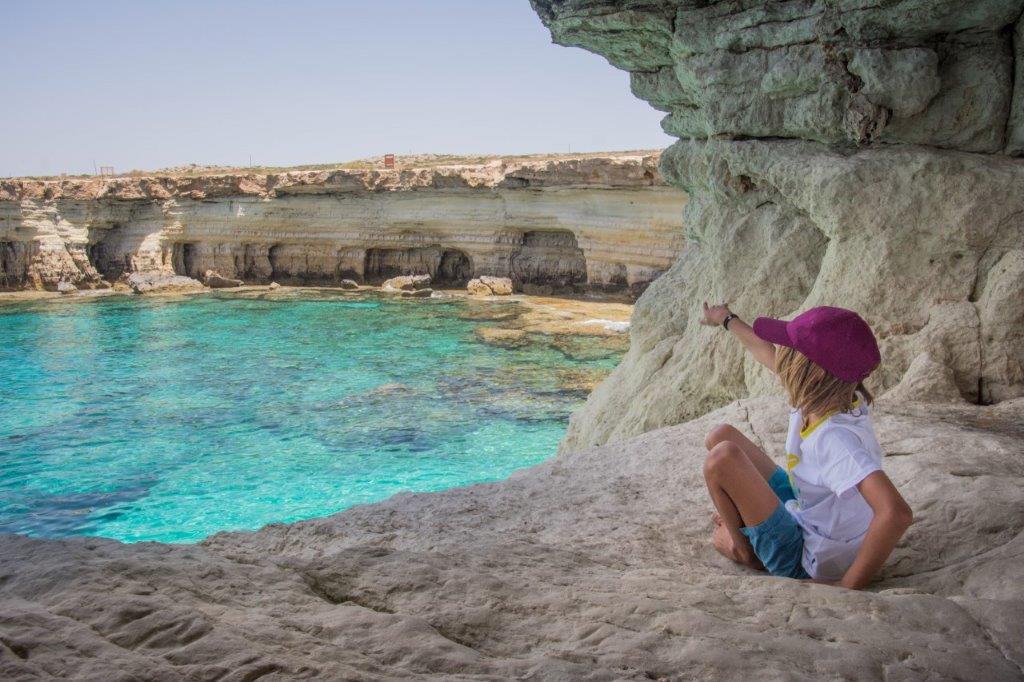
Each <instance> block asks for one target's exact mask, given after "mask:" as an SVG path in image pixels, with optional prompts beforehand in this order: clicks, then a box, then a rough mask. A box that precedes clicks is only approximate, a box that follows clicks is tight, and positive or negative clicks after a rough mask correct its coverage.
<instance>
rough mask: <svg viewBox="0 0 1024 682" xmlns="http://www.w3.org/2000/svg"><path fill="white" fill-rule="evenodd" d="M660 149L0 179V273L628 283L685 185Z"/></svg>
mask: <svg viewBox="0 0 1024 682" xmlns="http://www.w3.org/2000/svg"><path fill="white" fill-rule="evenodd" d="M657 159H658V155H657V154H656V153H655V154H652V153H642V152H641V153H625V154H609V155H589V156H585V157H545V158H541V159H537V160H525V161H524V160H502V159H494V160H491V161H489V162H487V163H484V164H477V165H451V166H436V167H431V168H419V169H404V170H365V169H363V170H360V169H355V170H351V169H350V170H345V169H337V170H330V171H291V172H283V173H277V174H247V173H241V172H237V173H224V174H219V175H196V176H192V177H190V176H181V175H163V176H161V175H156V176H153V177H127V178H111V179H94V178H90V179H62V180H31V179H13V180H2V181H0V266H2V273H0V286H3V287H6V288H23V287H28V288H46V289H55V288H56V286H57V283H58V282H59V281H62V280H64V281H69V282H71V283H73V284H75V285H77V286H79V287H82V288H86V287H93V286H101V285H102V282H101V278H102V280H106V281H113V280H115V279H117V278H119V277H122V276H124V275H126V274H128V273H131V272H148V271H166V272H170V271H174V272H176V273H178V274H182V275H188V276H190V277H197V278H198V277H199V276H201V274H202V273H203V272H204V271H206V270H216V271H217V272H219V273H220V274H221V275H223V276H225V277H237V278H240V279H243V280H246V281H249V282H257V283H259V282H268V281H270V280H271V279H274V280H277V281H280V282H282V283H293V284H331V283H337V282H338V281H340V280H341V279H344V278H350V279H356V280H361V281H362V280H365V281H368V282H379V281H381V280H383V279H386V278H387V277H391V276H394V275H400V274H412V273H422V272H429V273H430V274H431V275H432V276H434V277H435V279H438V280H439V281H442V282H446V283H449V284H451V285H459V284H464V283H465V282H466V281H467V280H468V279H470V278H471V277H477V276H480V275H498V276H511V277H512V278H513V279H514V281H515V282H516V284H517V285H519V286H522V285H523V284H527V283H536V284H556V285H561V286H564V287H576V288H591V287H592V288H613V289H631V290H633V291H634V292H636V293H639V292H640V291H642V290H643V289H644V288H645V287H646V286H647V284H649V283H650V282H651V281H652V280H653V279H654V278H656V277H657V276H658V275H660V274H661V273H662V272H663V271H664V270H666V269H667V268H668V267H669V266H670V265H671V263H672V262H673V261H674V260H675V258H676V256H677V255H678V253H679V249H680V247H681V244H682V207H683V206H684V205H685V203H686V196H685V194H684V193H682V192H680V191H679V190H677V189H675V188H672V187H670V186H668V185H667V184H666V183H665V182H664V181H663V180H662V179H661V177H660V175H659V174H658V172H657V169H656V165H657Z"/></svg>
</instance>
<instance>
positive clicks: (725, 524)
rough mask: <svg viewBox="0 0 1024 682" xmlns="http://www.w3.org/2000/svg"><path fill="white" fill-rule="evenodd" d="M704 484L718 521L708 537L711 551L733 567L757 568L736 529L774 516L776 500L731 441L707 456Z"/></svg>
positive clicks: (751, 554) (737, 446) (756, 563)
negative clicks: (720, 555) (716, 551)
mask: <svg viewBox="0 0 1024 682" xmlns="http://www.w3.org/2000/svg"><path fill="white" fill-rule="evenodd" d="M762 456H764V453H762ZM704 480H705V482H706V483H707V486H708V493H709V494H710V495H711V501H712V503H713V504H714V505H715V509H716V510H718V515H719V519H720V525H716V528H715V530H714V532H713V533H712V536H711V540H712V544H714V546H715V549H717V550H718V551H719V552H721V553H722V554H723V555H725V556H726V557H728V558H729V559H732V560H733V561H736V562H737V563H740V564H744V565H746V566H754V567H757V566H758V565H759V564H760V562H759V561H758V559H757V555H756V554H755V553H754V548H753V547H752V546H751V544H750V540H748V539H747V537H746V536H745V535H743V533H742V532H740V528H743V527H744V526H756V525H757V524H759V523H762V522H763V521H765V520H766V519H767V518H768V517H769V516H771V515H772V514H773V513H774V512H775V509H776V507H778V505H779V498H778V497H777V496H776V495H775V493H774V491H772V489H771V488H770V487H768V483H767V481H766V480H765V477H764V476H763V475H762V474H761V471H760V470H759V469H758V468H757V467H755V466H754V464H753V463H752V462H751V461H750V459H749V458H748V457H747V455H746V453H745V452H744V451H743V450H742V449H741V448H740V446H739V445H737V444H735V443H733V442H731V441H723V442H720V443H718V444H717V445H715V446H714V447H713V448H712V449H711V452H709V453H708V458H707V461H706V462H705V463H704Z"/></svg>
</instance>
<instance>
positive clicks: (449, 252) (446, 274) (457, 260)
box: [434, 249, 473, 287]
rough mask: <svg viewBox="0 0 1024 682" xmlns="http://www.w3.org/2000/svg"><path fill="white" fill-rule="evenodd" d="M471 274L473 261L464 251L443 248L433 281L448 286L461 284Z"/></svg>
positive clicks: (464, 282) (467, 279)
mask: <svg viewBox="0 0 1024 682" xmlns="http://www.w3.org/2000/svg"><path fill="white" fill-rule="evenodd" d="M472 276H473V263H472V262H471V261H470V260H469V256H467V255H466V254H465V253H464V252H462V251H459V250H458V249H445V250H444V253H442V254H441V262H440V264H439V265H438V266H437V274H436V275H434V281H435V282H436V283H437V284H446V285H448V286H453V287H458V286H463V285H465V284H466V282H468V281H469V279H470V277H472Z"/></svg>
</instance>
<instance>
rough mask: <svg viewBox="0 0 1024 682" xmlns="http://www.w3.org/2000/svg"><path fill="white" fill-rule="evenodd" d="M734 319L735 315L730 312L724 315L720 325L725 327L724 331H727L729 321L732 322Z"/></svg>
mask: <svg viewBox="0 0 1024 682" xmlns="http://www.w3.org/2000/svg"><path fill="white" fill-rule="evenodd" d="M735 319H736V316H735V315H734V314H732V313H729V314H728V315H726V316H725V319H724V320H722V326H723V327H725V330H726V331H729V323H730V322H732V321H733V320H735Z"/></svg>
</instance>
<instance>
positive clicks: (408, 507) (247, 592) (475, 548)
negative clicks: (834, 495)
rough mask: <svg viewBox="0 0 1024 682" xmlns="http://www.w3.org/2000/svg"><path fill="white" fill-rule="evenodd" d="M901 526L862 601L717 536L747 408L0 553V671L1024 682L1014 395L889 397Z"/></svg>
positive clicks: (770, 432)
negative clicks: (176, 523)
mask: <svg viewBox="0 0 1024 682" xmlns="http://www.w3.org/2000/svg"><path fill="white" fill-rule="evenodd" d="M877 413H878V417H877V419H876V423H877V426H878V431H879V437H880V440H881V442H882V445H883V447H884V449H885V451H886V452H887V455H888V456H887V457H886V461H885V467H886V470H887V472H888V473H889V475H890V476H891V477H892V478H893V480H894V481H895V482H896V484H897V485H898V486H900V488H901V489H902V490H903V491H904V493H905V494H906V497H907V499H908V501H909V502H910V504H911V506H912V507H913V509H914V512H915V516H916V522H915V524H914V526H913V527H912V528H911V530H910V531H909V533H908V535H907V536H906V538H905V539H904V541H903V542H901V544H900V546H899V547H898V548H897V550H896V552H895V553H894V555H893V557H892V558H891V559H890V561H889V563H888V565H887V567H886V569H885V571H884V580H883V581H881V582H879V583H877V584H876V585H874V586H873V587H872V588H871V589H870V590H868V591H865V592H850V591H845V590H841V589H838V588H831V587H826V586H815V585H807V584H803V583H800V582H797V581H793V580H788V579H780V578H768V577H764V576H763V575H761V574H757V573H754V572H752V571H749V570H745V569H741V568H739V567H737V566H735V565H731V564H730V563H729V562H727V561H726V560H725V559H722V558H721V557H719V556H718V555H717V554H716V553H715V552H714V551H713V549H712V548H711V547H710V545H709V544H708V542H707V537H708V535H709V533H710V531H711V525H710V521H709V517H708V513H709V511H710V507H709V503H708V501H707V499H706V491H705V489H704V486H703V483H702V481H701V478H700V470H701V464H702V460H703V455H704V449H703V437H704V434H705V432H706V431H707V430H708V429H709V428H710V427H711V426H713V425H714V424H717V423H720V422H723V421H725V422H729V423H732V424H734V425H737V426H738V427H739V428H741V429H742V430H743V431H744V432H745V433H747V434H749V435H750V436H751V437H752V438H753V439H754V440H755V442H758V443H762V444H765V447H766V448H767V449H768V451H770V452H773V453H776V454H777V453H778V452H779V451H780V448H781V447H782V441H783V438H784V430H785V426H786V422H787V420H786V412H785V407H784V405H782V404H781V403H780V402H779V401H776V400H773V399H767V398H759V399H752V400H744V401H740V402H739V403H736V404H733V405H730V406H728V407H726V408H723V409H721V410H719V411H717V412H715V413H713V414H710V415H708V416H706V417H704V418H702V419H700V420H697V421H695V422H692V423H689V424H683V425H680V426H674V427H670V428H666V429H661V430H658V431H654V432H651V433H647V434H644V435H642V436H639V437H636V438H633V439H630V440H628V441H625V442H622V443H618V444H615V445H611V446H605V447H601V448H595V449H589V450H584V451H580V452H576V453H572V454H569V455H563V456H561V457H559V458H556V459H554V460H552V461H549V462H547V463H545V464H542V465H540V466H538V467H535V468H533V469H530V470H527V471H524V472H523V473H520V474H518V475H516V476H513V478H512V479H510V480H508V481H505V482H503V483H498V484H490V485H479V486H473V487H469V488H463V489H458V490H452V491H447V492H443V493H437V494H424V495H400V496H397V497H395V498H392V499H391V500H389V501H387V502H385V503H382V504H378V505H371V506H365V507H357V508H354V509H352V510H349V511H348V512H345V513H342V514H338V515H335V516H332V517H329V518H325V519H318V520H314V521H309V522H304V523H297V524H291V525H274V526H268V527H267V528H265V529H263V530H262V531H259V532H256V533H235V534H220V535H217V536H214V537H213V538H210V539H209V540H207V541H206V542H204V543H203V544H201V545H198V546H173V545H159V544H146V543H144V544H137V545H121V544H118V543H116V542H112V541H106V540H94V539H73V540H65V541H59V542H58V541H43V540H32V539H27V538H24V537H18V536H3V537H2V538H0V642H2V643H3V646H2V648H0V677H3V678H5V679H35V678H39V677H43V678H49V677H54V676H69V677H75V678H79V679H82V678H86V679H95V678H97V677H102V678H104V679H120V678H130V677H133V676H134V677H137V678H144V679H180V678H190V679H211V678H217V677H223V678H224V679H252V678H254V677H256V676H258V675H271V676H274V675H276V676H279V677H301V676H317V675H319V676H322V677H325V678H329V679H342V678H345V679H423V678H427V677H437V676H446V677H447V678H449V679H495V678H508V677H513V676H523V677H531V678H535V679H567V680H568V679H572V680H578V679H589V680H621V679H652V678H659V677H666V678H669V679H673V680H682V679H694V678H696V679H723V678H734V679H735V678H739V677H744V676H746V677H750V678H751V679H790V680H791V679H806V680H812V679H826V678H828V679H831V678H847V679H866V678H886V679H928V678H931V679H936V678H943V679H951V678H952V679H984V680H1010V679H1020V678H1021V677H1022V676H1024V673H1022V667H1021V666H1024V646H1022V643H1024V637H1022V633H1024V608H1022V606H1024V591H1022V588H1021V585H1022V584H1024V533H1022V531H1024V432H1022V430H1021V423H1024V401H1022V400H1021V399H1018V400H1014V401H1008V402H1005V403H1003V404H1001V405H998V406H994V407H986V408H979V407H948V406H947V407H939V406H934V405H920V404H905V403H892V404H887V405H881V406H879V408H878V410H877Z"/></svg>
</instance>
